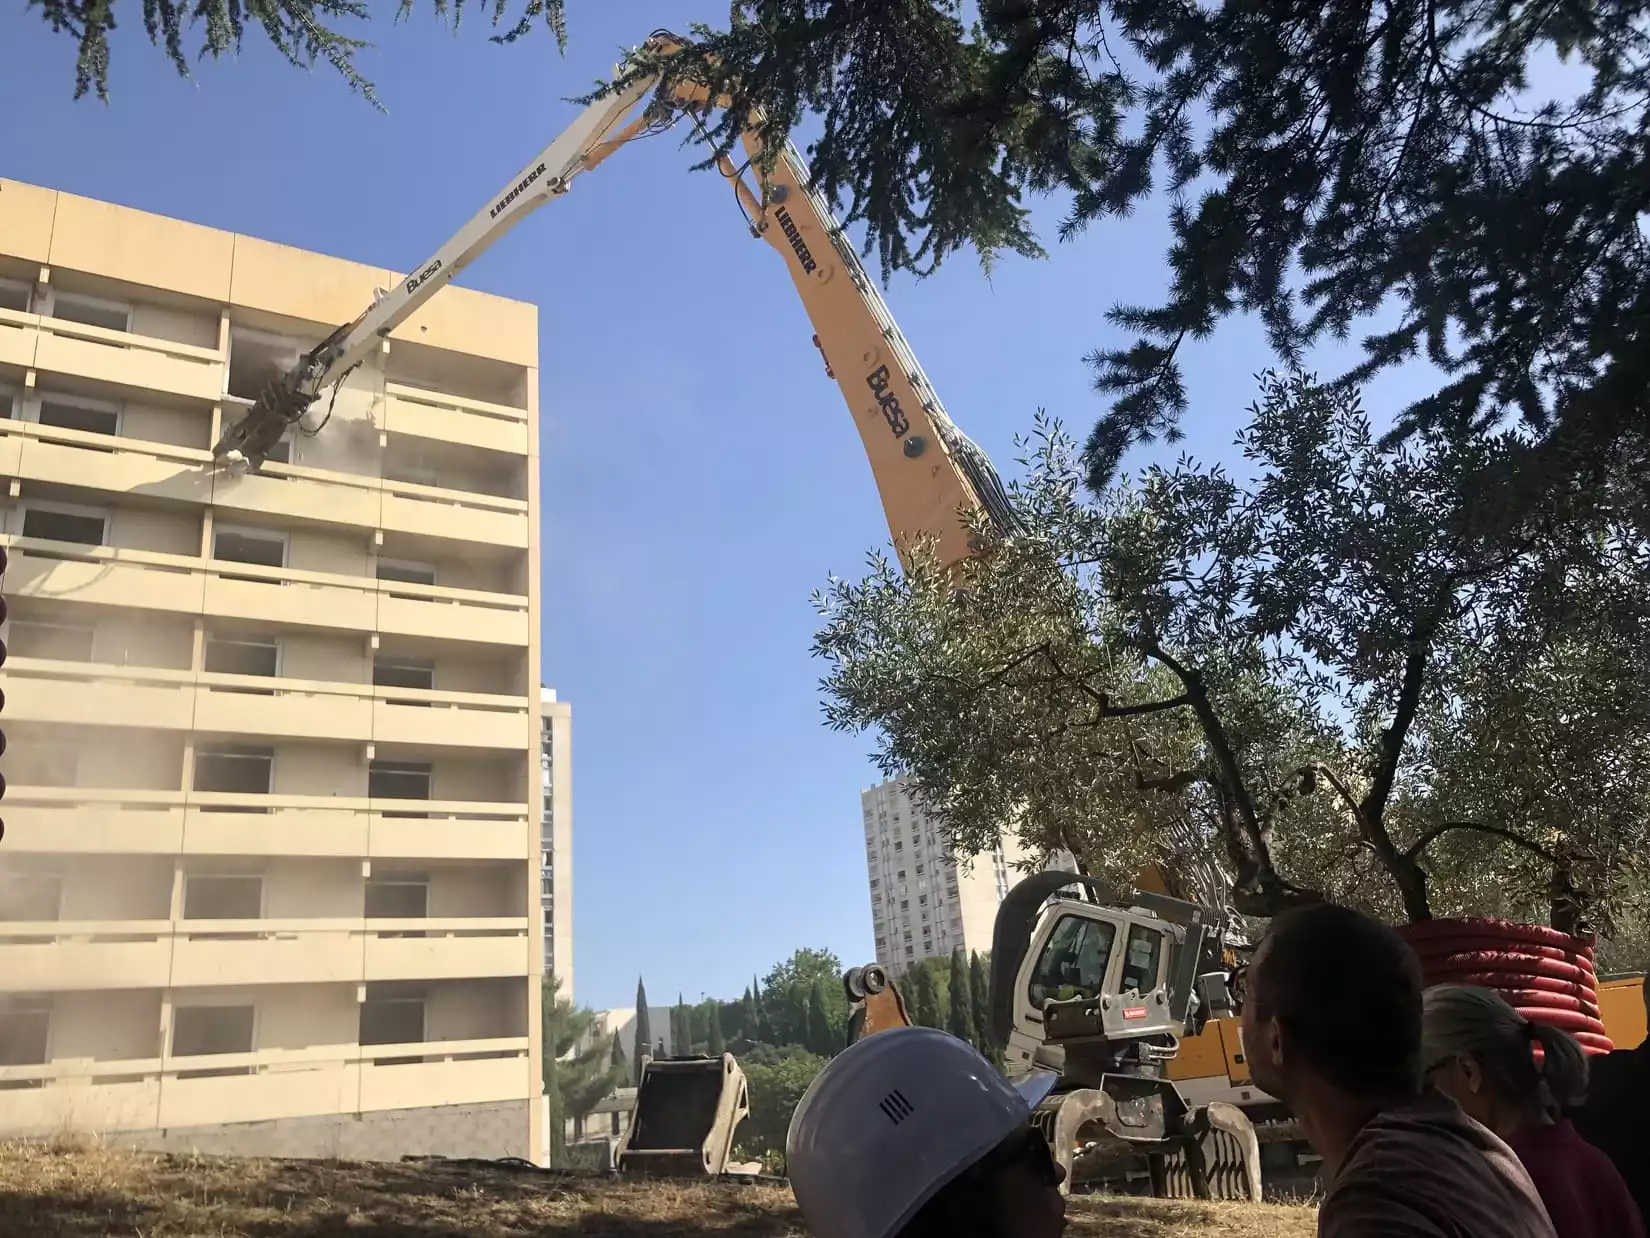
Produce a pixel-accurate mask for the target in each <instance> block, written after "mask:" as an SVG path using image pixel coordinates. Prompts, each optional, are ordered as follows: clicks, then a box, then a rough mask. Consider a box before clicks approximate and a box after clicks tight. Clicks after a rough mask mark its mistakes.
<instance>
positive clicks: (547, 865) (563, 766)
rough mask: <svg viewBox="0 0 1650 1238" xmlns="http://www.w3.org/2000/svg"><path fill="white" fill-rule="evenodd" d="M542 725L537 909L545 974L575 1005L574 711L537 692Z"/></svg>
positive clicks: (547, 691)
mask: <svg viewBox="0 0 1650 1238" xmlns="http://www.w3.org/2000/svg"><path fill="white" fill-rule="evenodd" d="M539 708H540V711H541V714H542V717H543V720H544V723H543V732H542V735H541V737H540V741H539V752H540V756H539V783H540V792H541V798H540V803H539V848H540V850H541V852H542V853H543V854H542V855H541V856H540V864H541V871H542V876H541V877H540V882H541V885H540V887H539V907H540V910H541V912H542V914H543V917H544V970H545V971H547V972H554V973H555V975H556V978H557V979H558V980H559V981H560V982H561V988H560V993H561V995H562V996H563V997H565V998H567V999H568V1000H569V1001H571V1000H573V707H572V706H571V705H569V704H568V703H567V702H566V701H560V700H557V699H556V690H555V689H554V688H541V689H539Z"/></svg>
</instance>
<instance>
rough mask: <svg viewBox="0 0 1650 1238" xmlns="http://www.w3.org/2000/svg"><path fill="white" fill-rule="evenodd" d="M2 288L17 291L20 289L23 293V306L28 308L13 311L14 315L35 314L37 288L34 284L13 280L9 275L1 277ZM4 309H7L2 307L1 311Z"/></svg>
mask: <svg viewBox="0 0 1650 1238" xmlns="http://www.w3.org/2000/svg"><path fill="white" fill-rule="evenodd" d="M0 288H16V289H20V290H21V291H22V293H23V304H24V306H25V307H26V308H24V309H20V310H13V311H12V313H14V314H32V313H34V312H35V311H34V294H35V286H34V285H33V284H32V283H30V282H28V281H27V280H22V279H13V278H11V277H10V276H9V275H0ZM4 308H5V307H4V306H0V309H4Z"/></svg>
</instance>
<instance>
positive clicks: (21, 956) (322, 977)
mask: <svg viewBox="0 0 1650 1238" xmlns="http://www.w3.org/2000/svg"><path fill="white" fill-rule="evenodd" d="M409 933H421V934H423V936H421V937H409V936H407V934H409ZM533 946H534V942H533V940H532V938H531V935H530V921H529V920H528V918H527V917H526V916H507V917H499V918H489V917H464V918H462V919H456V920H455V919H448V920H414V919H373V920H351V919H326V920H273V919H269V920H189V921H176V922H174V921H167V920H110V921H96V922H93V921H85V922H70V921H59V920H50V921H39V922H33V923H30V922H25V921H9V922H5V923H0V959H3V960H4V964H5V965H4V967H3V969H0V993H39V992H50V991H52V990H56V989H69V990H76V991H86V990H94V989H141V988H168V987H170V988H219V987H232V986H236V985H243V984H245V983H246V980H247V977H249V976H255V977H257V978H258V983H260V984H326V983H353V984H362V983H371V982H373V981H379V980H463V979H475V978H486V977H495V976H511V977H514V976H528V975H531V974H533V971H534V969H535V967H536V961H535V959H534V958H533Z"/></svg>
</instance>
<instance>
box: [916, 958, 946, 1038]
mask: <svg viewBox="0 0 1650 1238" xmlns="http://www.w3.org/2000/svg"><path fill="white" fill-rule="evenodd" d="M911 1019H912V1021H913V1022H915V1023H916V1024H917V1025H918V1026H919V1027H938V1028H943V1027H944V1026H945V1024H944V1023H943V1022H942V1021H941V1019H940V995H939V989H938V986H937V985H935V983H934V973H933V971H932V970H931V969H930V967H929V966H928V960H927V959H924V960H923V961H922V962H921V963H918V964H917V965H916V967H915V968H913V969H912V973H911Z"/></svg>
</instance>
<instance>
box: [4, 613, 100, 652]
mask: <svg viewBox="0 0 1650 1238" xmlns="http://www.w3.org/2000/svg"><path fill="white" fill-rule="evenodd" d="M94 635H95V630H94V629H92V628H89V627H86V626H84V625H82V624H70V623H43V622H40V621H39V620H32V619H13V620H12V621H11V634H10V635H9V636H7V637H6V652H7V654H8V655H10V656H11V657H16V658H55V659H56V660H57V661H59V662H90V661H91V660H92V639H93V637H94Z"/></svg>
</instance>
